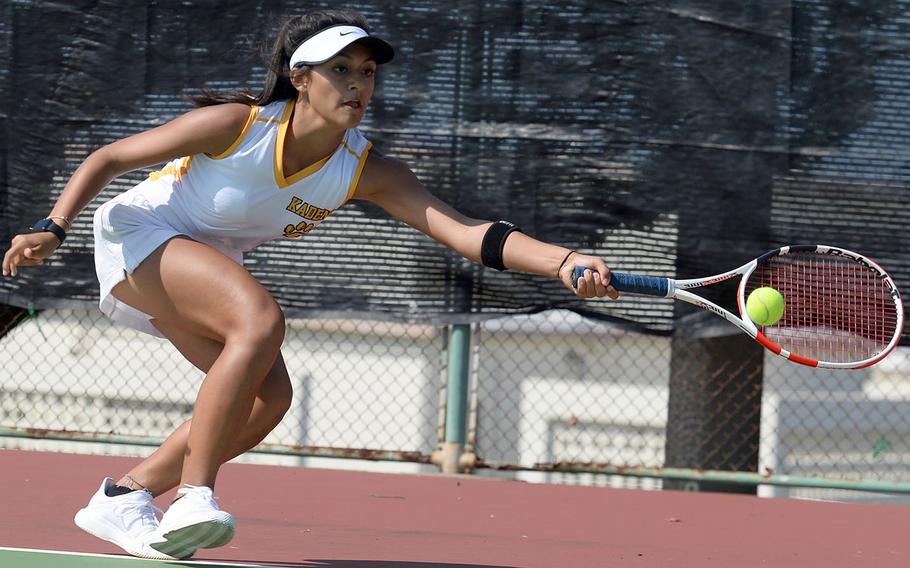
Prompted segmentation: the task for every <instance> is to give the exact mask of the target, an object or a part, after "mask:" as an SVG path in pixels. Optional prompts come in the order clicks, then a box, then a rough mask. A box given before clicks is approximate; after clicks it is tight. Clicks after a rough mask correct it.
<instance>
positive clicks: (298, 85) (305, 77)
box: [289, 67, 310, 93]
mask: <svg viewBox="0 0 910 568" xmlns="http://www.w3.org/2000/svg"><path fill="white" fill-rule="evenodd" d="M289 78H290V80H291V84H292V85H294V88H295V89H297V92H298V93H305V92H306V90H307V89H308V88H309V87H310V68H309V67H295V68H293V69H291V74H290V77H289Z"/></svg>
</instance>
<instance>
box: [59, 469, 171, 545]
mask: <svg viewBox="0 0 910 568" xmlns="http://www.w3.org/2000/svg"><path fill="white" fill-rule="evenodd" d="M113 485H114V480H113V479H111V478H110V477H105V478H104V481H102V482H101V487H99V488H98V491H96V492H95V494H94V495H92V498H91V500H90V501H89V502H88V505H86V507H85V508H84V509H80V510H79V512H77V513H76V517H75V519H73V520H74V521H75V522H76V525H77V526H78V527H79V528H81V529H82V530H84V531H85V532H87V533H89V534H91V535H94V536H96V537H98V538H100V539H104V540H106V541H108V542H112V543H114V544H116V545H117V546H119V547H120V548H122V549H123V550H125V551H127V552H129V553H130V554H132V555H133V556H139V557H141V558H152V559H155V560H176V558H175V557H173V556H169V555H167V554H164V553H162V552H159V551H157V550H155V549H153V548H151V547H150V546H149V545H148V544H146V542H147V541H148V538H149V535H151V534H152V533H154V531H155V530H157V529H158V518H157V517H155V511H158V512H161V510H160V509H158V508H157V507H155V506H154V505H152V494H151V493H149V492H148V491H147V490H145V489H143V490H141V491H138V490H137V491H131V492H129V493H126V494H123V495H117V496H116V497H108V496H107V489H108V488H110V487H111V486H113Z"/></svg>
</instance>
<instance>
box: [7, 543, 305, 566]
mask: <svg viewBox="0 0 910 568" xmlns="http://www.w3.org/2000/svg"><path fill="white" fill-rule="evenodd" d="M0 552H34V553H38V554H60V555H62V556H88V557H89V558H110V559H112V560H136V561H139V562H171V563H177V564H189V565H191V566H234V567H238V568H299V567H300V565H299V564H295V565H289V564H250V563H244V562H227V561H218V560H154V559H152V558H138V557H136V556H129V555H126V554H124V555H122V556H121V555H119V554H94V553H91V552H64V551H62V550H42V549H40V548H12V547H8V546H0ZM318 566H319V564H318V563H317V564H313V568H316V567H318Z"/></svg>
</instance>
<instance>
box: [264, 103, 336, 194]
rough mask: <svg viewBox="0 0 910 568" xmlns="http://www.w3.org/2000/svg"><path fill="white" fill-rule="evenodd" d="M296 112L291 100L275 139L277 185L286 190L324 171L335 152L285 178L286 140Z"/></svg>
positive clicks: (283, 114)
mask: <svg viewBox="0 0 910 568" xmlns="http://www.w3.org/2000/svg"><path fill="white" fill-rule="evenodd" d="M293 111H294V100H293V99H289V100H288V102H287V105H286V106H285V108H284V113H282V115H281V124H279V125H278V136H276V139H275V149H274V154H275V158H274V160H273V165H274V170H275V183H277V184H278V187H280V188H282V189H284V188H285V187H288V186H289V185H292V184H295V183H297V182H298V181H300V180H302V179H303V178H305V177H307V176H308V175H310V174H314V173H316V172H318V171H319V170H321V169H322V166H324V165H325V163H326V162H328V161H329V158H331V157H332V156H333V155H335V153H334V152H332V153H331V154H329V155H328V156H326V157H325V158H323V159H321V160H319V161H318V162H316V163H315V164H311V165H309V166H307V167H305V168H303V169H302V170H300V171H299V172H296V173H293V174H291V175H290V176H288V177H287V178H285V177H284V138H285V136H286V135H287V130H288V124H289V123H290V121H291V113H292V112H293Z"/></svg>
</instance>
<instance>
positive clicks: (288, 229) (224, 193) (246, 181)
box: [134, 100, 372, 251]
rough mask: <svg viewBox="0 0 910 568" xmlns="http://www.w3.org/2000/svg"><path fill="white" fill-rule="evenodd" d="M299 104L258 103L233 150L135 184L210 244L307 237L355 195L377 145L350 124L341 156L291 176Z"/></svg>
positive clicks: (237, 245)
mask: <svg viewBox="0 0 910 568" xmlns="http://www.w3.org/2000/svg"><path fill="white" fill-rule="evenodd" d="M293 109H294V101H293V100H288V101H275V102H272V103H270V104H268V105H266V106H264V107H257V106H254V107H251V108H250V115H249V117H248V119H247V122H246V125H245V126H244V127H243V131H242V132H241V133H240V135H239V136H238V137H237V139H236V140H235V141H234V143H233V144H231V146H230V147H229V148H228V149H227V150H225V151H224V152H222V153H221V154H219V155H217V156H209V155H207V154H196V155H194V156H186V157H184V158H179V159H176V160H172V161H171V162H168V163H167V164H166V165H165V167H164V168H162V169H161V170H160V171H158V172H153V173H152V174H151V176H150V177H151V180H150V181H152V183H149V184H140V186H137V187H136V188H134V189H135V190H140V188H142V190H141V191H142V193H143V194H144V195H143V196H144V197H145V198H146V199H147V200H148V201H149V202H151V203H150V205H152V206H153V207H154V210H155V214H156V215H159V216H160V217H161V218H162V220H164V221H166V222H167V223H168V224H170V225H171V226H173V227H174V228H175V229H178V230H179V231H181V232H185V233H187V234H188V235H189V236H191V237H195V238H199V239H200V240H202V241H204V242H217V243H219V244H221V245H222V246H225V247H228V248H231V249H234V250H239V251H248V250H251V249H253V248H255V247H256V246H258V245H260V244H262V243H264V242H266V241H269V240H273V239H277V238H282V237H285V238H292V239H298V238H300V237H302V236H303V235H305V234H306V233H308V232H310V231H312V230H313V229H314V228H315V227H316V226H317V225H319V223H321V222H322V221H324V220H325V219H326V217H328V216H329V215H331V214H332V212H333V211H335V210H336V209H337V208H338V207H340V206H341V205H343V204H344V203H345V202H346V201H347V200H348V199H350V198H351V196H352V195H353V194H354V190H355V189H356V188H357V183H358V182H359V181H360V174H361V172H362V171H363V166H364V164H365V163H366V159H367V155H368V154H369V151H370V147H371V146H372V144H371V143H370V142H369V141H368V140H367V139H366V138H365V137H364V136H363V134H361V133H360V131H358V130H357V129H348V130H347V131H346V132H345V135H344V138H343V140H342V143H341V144H340V145H339V146H338V148H337V149H336V150H335V152H334V153H332V154H331V155H330V156H326V157H325V158H323V159H322V160H320V161H319V162H317V163H315V164H313V165H311V166H309V167H307V168H306V169H304V170H302V171H300V172H297V173H295V174H293V175H291V176H290V177H287V178H285V177H284V169H283V164H282V154H283V153H282V151H281V149H282V148H284V141H285V136H286V134H287V129H288V125H289V122H290V119H291V113H292V111H293Z"/></svg>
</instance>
